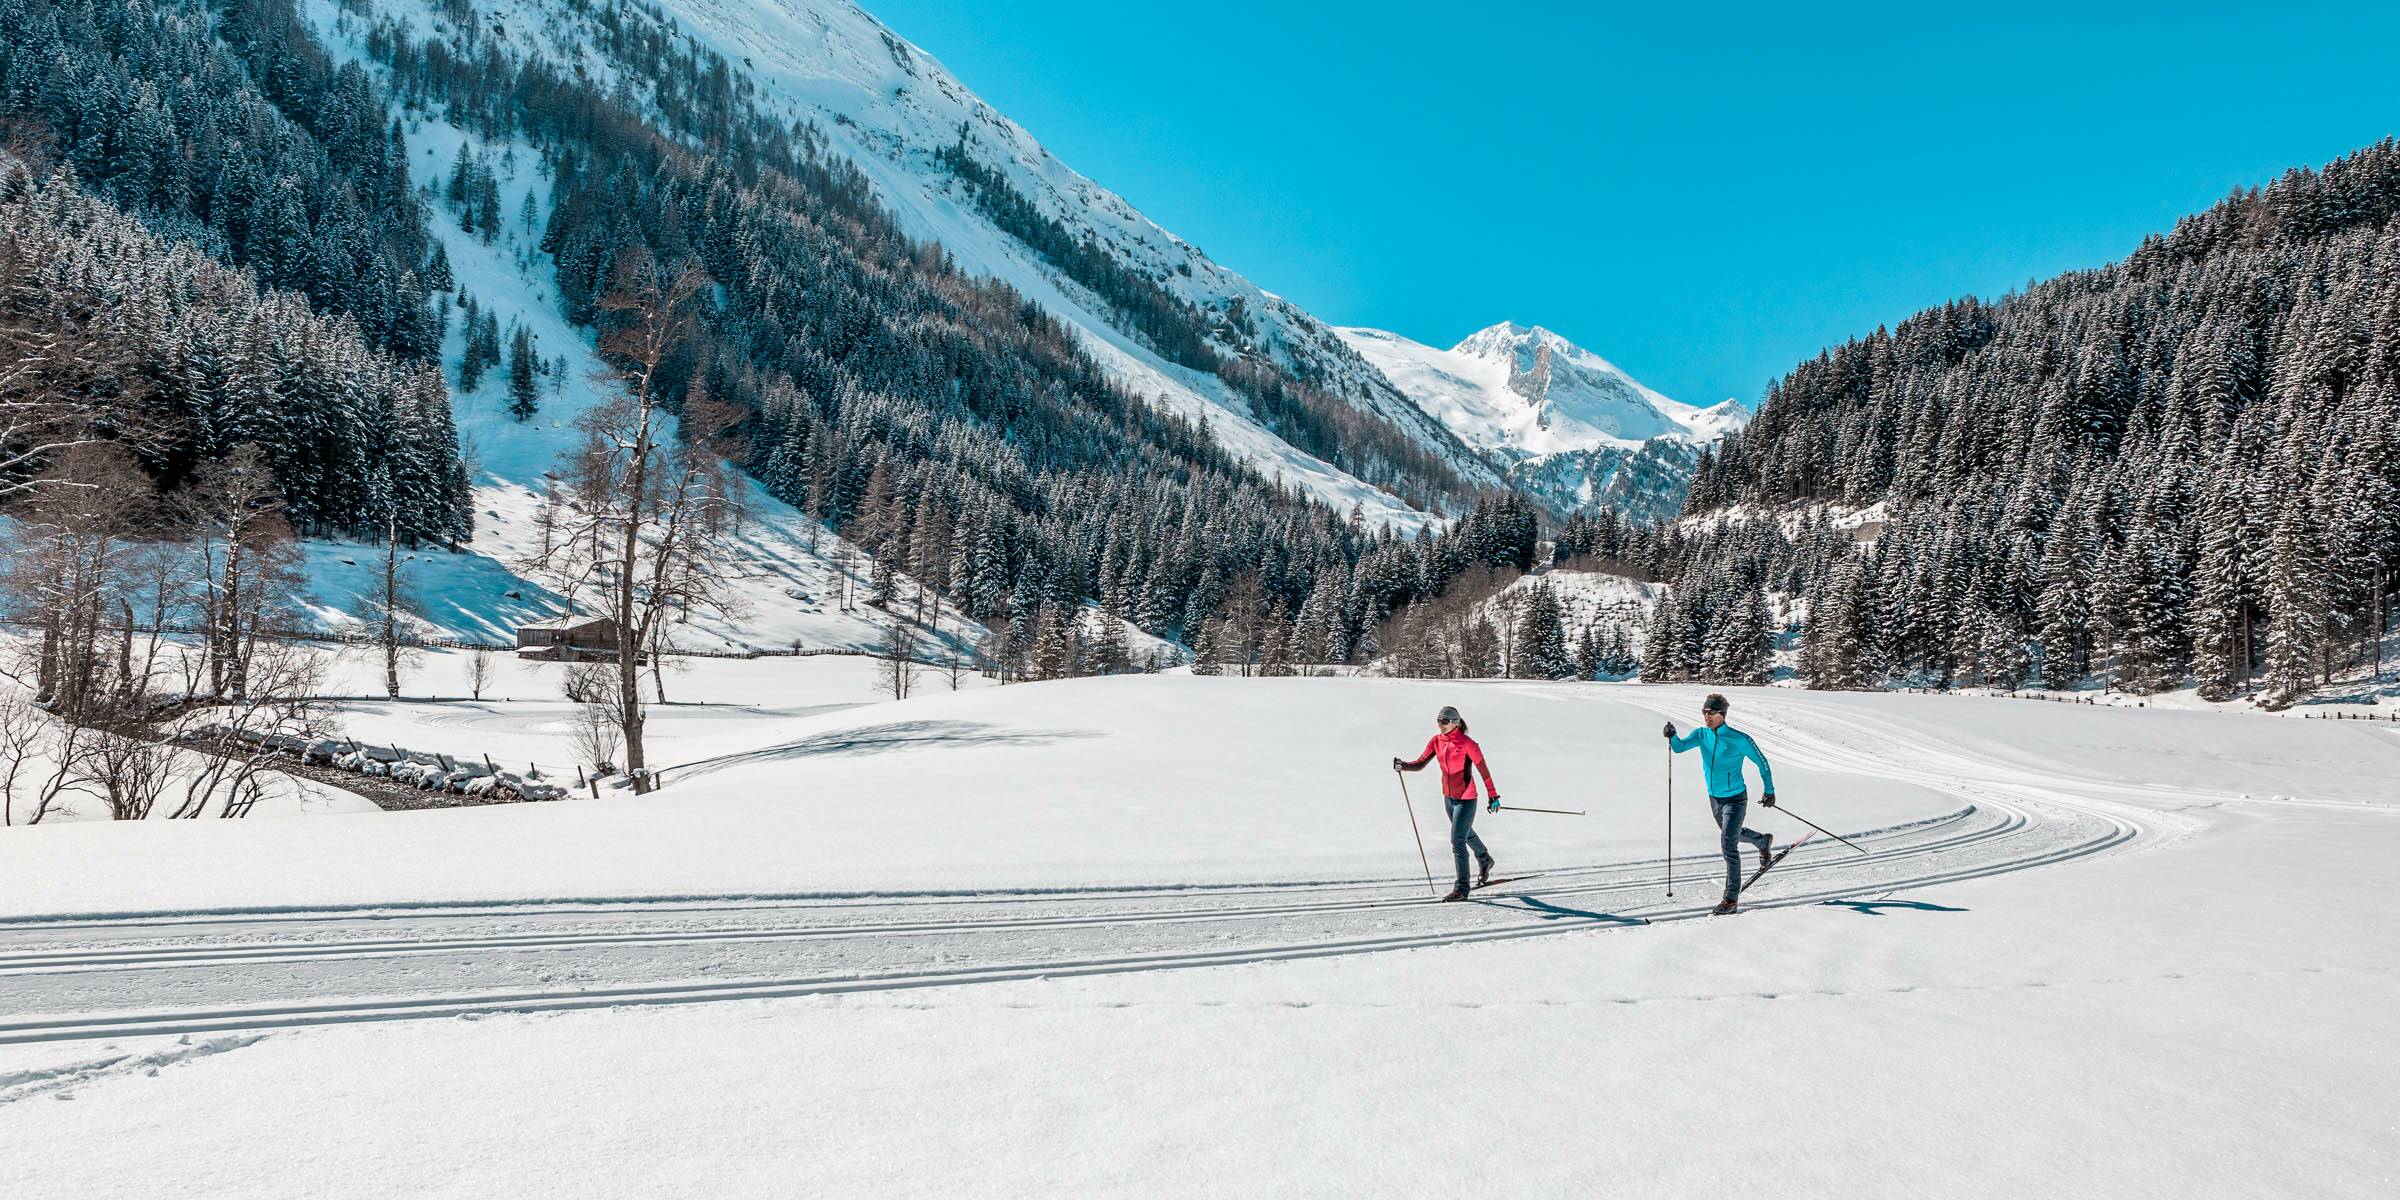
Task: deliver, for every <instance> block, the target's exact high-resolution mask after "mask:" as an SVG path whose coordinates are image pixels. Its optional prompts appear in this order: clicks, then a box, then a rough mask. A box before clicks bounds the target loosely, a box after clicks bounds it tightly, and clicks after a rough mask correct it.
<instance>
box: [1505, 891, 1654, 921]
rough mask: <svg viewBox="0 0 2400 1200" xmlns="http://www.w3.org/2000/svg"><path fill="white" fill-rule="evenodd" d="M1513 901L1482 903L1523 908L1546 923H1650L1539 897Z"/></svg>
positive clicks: (1638, 918)
mask: <svg viewBox="0 0 2400 1200" xmlns="http://www.w3.org/2000/svg"><path fill="white" fill-rule="evenodd" d="M1512 899H1515V900H1516V901H1518V903H1517V904H1502V903H1500V902H1499V901H1497V900H1485V901H1482V903H1485V904H1489V905H1491V906H1492V907H1494V908H1521V910H1522V911H1525V912H1530V913H1532V914H1533V915H1535V916H1537V917H1540V918H1541V919H1543V920H1545V921H1556V920H1561V919H1563V918H1567V917H1574V918H1577V919H1579V920H1585V921H1598V922H1600V923H1601V924H1603V925H1647V924H1649V922H1648V921H1645V920H1642V919H1641V918H1640V917H1620V916H1618V915H1616V914H1615V913H1596V912H1586V911H1584V910H1583V909H1580V908H1568V907H1566V906H1565V905H1560V904H1552V903H1550V902H1549V901H1547V900H1544V899H1542V898H1540V897H1538V896H1516V897H1512Z"/></svg>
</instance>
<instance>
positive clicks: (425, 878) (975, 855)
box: [0, 675, 1956, 918]
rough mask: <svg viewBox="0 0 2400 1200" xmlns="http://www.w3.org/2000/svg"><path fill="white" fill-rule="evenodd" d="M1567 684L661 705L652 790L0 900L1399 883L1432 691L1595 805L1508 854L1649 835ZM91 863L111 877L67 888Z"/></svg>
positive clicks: (1527, 786) (181, 835)
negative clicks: (1403, 780) (808, 707)
mask: <svg viewBox="0 0 2400 1200" xmlns="http://www.w3.org/2000/svg"><path fill="white" fill-rule="evenodd" d="M928 682H929V683H931V681H928ZM932 686H933V687H940V686H941V685H939V684H933V685H932ZM671 687H672V685H671ZM861 698H864V697H861ZM1573 698H1574V700H1575V702H1573V703H1561V702H1559V700H1558V699H1557V698H1555V697H1554V696H1553V695H1552V693H1550V692H1549V691H1547V690H1545V689H1543V688H1541V687H1536V686H1532V685H1522V684H1509V683H1501V682H1491V683H1463V684H1462V683H1450V682H1444V683H1433V682H1415V681H1385V680H1367V679H1227V678H1199V677H1193V676H1189V675H1180V676H1179V675H1159V676H1118V677H1113V678H1099V679H1080V680H1066V681H1060V682H1055V683H1038V684H1023V685H1015V686H1010V687H1005V688H985V689H981V690H972V691H961V692H956V693H952V692H948V691H934V690H927V691H926V692H924V693H923V694H921V695H920V696H917V697H912V698H911V699H909V700H906V701H901V702H887V703H878V704H871V705H868V706H866V707H861V708H847V709H843V710H841V711H836V712H820V713H814V714H807V713H798V714H795V713H786V712H775V711H761V712H759V713H757V714H755V715H756V717H757V719H754V720H747V721H736V720H730V719H728V718H729V717H730V716H733V715H738V714H728V713H725V712H722V711H716V712H710V713H705V714H700V715H696V716H694V717H693V718H691V719H690V720H689V721H684V720H681V719H679V718H678V717H676V716H675V712H674V710H672V709H669V710H663V711H664V715H665V721H666V729H664V730H662V737H663V738H665V739H666V740H662V741H661V742H660V743H658V744H657V745H655V746H654V747H653V749H652V752H651V755H650V757H651V761H652V762H654V763H659V764H663V765H664V769H665V777H666V786H665V787H663V788H662V789H660V790H659V791H657V792H655V793H653V794H651V795H647V796H640V797H636V796H632V795H630V794H625V793H615V792H611V791H608V790H607V789H603V791H602V794H601V797H600V798H599V799H597V800H594V799H590V798H588V797H587V798H584V799H579V800H575V801H571V802H563V803H557V804H518V805H498V806H491V807H480V808H461V809H447V810H440V811H433V812H415V813H400V814H391V815H389V816H388V817H387V818H385V819H381V820H375V821H366V822H337V823H333V824H334V825H338V826H341V827H342V828H326V827H323V825H322V823H301V824H308V825H312V826H316V827H312V828H309V829H305V830H301V829H296V828H295V829H294V830H293V831H291V832H287V833H283V834H280V835H278V834H275V833H272V832H270V833H265V834H261V833H260V832H258V831H257V830H255V829H241V828H235V827H234V826H236V825H238V823H227V822H218V823H215V824H212V825H207V826H203V827H200V828H197V829H192V828H185V829H179V830H177V831H175V834H174V835H172V836H162V837H156V838H147V839H146V838H143V837H141V836H139V834H140V831H125V830H115V829H102V830H84V829H60V830H55V831H53V830H49V829H46V828H45V829H38V830H35V831H33V835H32V836H27V837H21V838H14V839H7V840H0V876H5V877H7V878H11V879H15V880H19V881H21V886H19V887H16V888H12V889H10V890H9V891H7V892H6V893H5V894H0V918H6V917H11V916H18V917H22V916H32V915H58V914H64V913H124V912H175V911H185V910H195V909H222V908H228V907H260V908H276V907H288V906H294V905H344V906H354V905H375V904H381V903H404V902H405V903H425V902H445V901H458V902H491V901H502V900H519V899H530V898H541V897H554V896H588V897H602V896H619V897H641V896H657V895H693V894H721V893H767V894H779V895H790V894H847V893H854V892H860V891H868V890H903V891H905V890H949V889H957V888H964V887H988V888H1015V887H1028V886H1043V887H1104V886H1122V885H1137V884H1145V883H1154V882H1157V881H1160V880H1175V881H1179V882H1191V883H1212V884H1229V883H1254V882H1269V881H1289V880H1321V879H1329V878H1353V877H1361V878H1391V877H1394V876H1397V875H1401V874H1408V875H1413V874H1415V873H1416V871H1417V869H1418V863H1417V861H1416V857H1415V854H1414V851H1413V849H1412V848H1411V846H1412V843H1410V842H1407V841H1396V840H1395V839H1396V836H1397V835H1398V834H1399V833H1400V832H1401V830H1400V828H1399V825H1400V816H1399V813H1398V812H1397V811H1395V810H1397V809H1398V807H1399V804H1400V797H1399V791H1398V788H1397V787H1396V786H1395V785H1394V783H1393V780H1392V778H1391V772H1390V770H1389V768H1388V766H1387V764H1388V762H1389V760H1390V759H1391V758H1392V757H1393V756H1395V755H1405V756H1411V757H1413V756H1414V755H1415V754H1416V753H1417V752H1418V751H1419V750H1420V749H1422V748H1423V746H1424V744H1425V741H1426V739H1427V738H1428V737H1430V736H1431V735H1432V733H1433V724H1432V717H1433V713H1434V712H1435V710H1437V709H1438V708H1440V707H1441V706H1442V705H1444V704H1456V705H1458V706H1459V707H1460V708H1461V709H1463V710H1464V711H1465V712H1466V713H1467V716H1468V719H1469V721H1471V722H1472V723H1473V726H1474V729H1475V731H1476V735H1477V737H1478V738H1479V739H1480V740H1481V741H1482V743H1483V745H1484V747H1485V749H1486V751H1487V752H1488V753H1489V754H1490V756H1491V761H1492V768H1493V774H1494V776H1495V777H1496V778H1497V779H1498V781H1499V783H1500V786H1501V789H1502V792H1503V794H1504V795H1506V796H1508V797H1509V798H1510V799H1511V800H1514V801H1516V802H1519V803H1524V804H1532V805H1537V806H1542V807H1560V808H1590V809H1591V810H1592V811H1593V812H1594V814H1595V815H1594V817H1593V818H1592V819H1588V820H1582V821H1568V822H1557V821H1535V820H1531V819H1526V820H1524V821H1521V822H1520V821H1518V820H1510V819H1507V818H1505V817H1503V823H1504V825H1505V826H1506V833H1505V834H1504V835H1503V834H1500V833H1498V832H1494V834H1493V836H1494V838H1495V840H1496V841H1500V842H1501V843H1502V844H1504V845H1505V846H1506V848H1507V852H1508V854H1509V856H1510V859H1511V861H1512V862H1514V863H1519V864H1522V865H1524V866H1525V867H1527V868H1529V869H1530V868H1532V867H1535V866H1537V865H1544V864H1548V865H1558V864H1565V863H1570V862H1572V863H1586V862H1600V861H1611V860H1615V859H1622V858H1631V857H1637V856H1639V854H1641V853H1642V852H1644V851H1650V850H1654V849H1655V847H1654V846H1653V844H1652V843H1653V842H1654V841H1655V838H1656V835H1657V830H1656V821H1655V819H1654V817H1653V809H1654V807H1655V805H1656V802H1657V797H1656V795H1655V793H1654V791H1653V790H1652V787H1653V781H1654V774H1653V771H1652V768H1655V767H1656V766H1657V765H1658V762H1659V753H1660V752H1659V749H1658V746H1657V741H1658V737H1657V723H1656V722H1655V721H1654V720H1652V719H1651V718H1650V717H1649V716H1648V714H1647V713H1644V712H1639V711H1628V710H1627V709H1626V708H1625V707H1624V706H1623V702H1622V701H1621V700H1619V699H1617V698H1616V693H1615V692H1612V691H1610V690H1609V689H1605V688H1601V687H1598V686H1594V687H1592V688H1589V689H1586V690H1583V691H1580V692H1576V693H1574V697H1573ZM806 699H807V697H803V698H802V702H803V703H805V701H806ZM350 710H351V711H352V712H353V713H355V714H357V716H356V717H354V718H353V719H354V720H359V721H360V724H358V725H357V726H356V727H355V728H357V729H359V730H366V731H378V730H388V728H389V727H388V726H379V725H377V724H376V723H375V722H376V721H377V720H379V719H382V720H407V721H408V722H409V723H410V725H411V728H410V729H409V730H408V735H409V736H416V735H417V734H418V733H419V732H429V733H435V734H439V735H442V736H447V737H449V738H452V739H454V740H455V741H457V742H469V744H467V745H464V746H459V747H457V748H456V749H453V748H452V746H451V745H448V744H445V745H442V746H435V747H428V748H438V749H444V750H446V751H447V752H450V753H453V754H455V753H458V752H459V750H461V749H463V750H465V751H467V752H475V751H476V749H477V746H476V745H475V744H473V743H472V742H471V740H470V739H471V738H473V737H476V736H491V737H493V738H494V743H495V745H499V744H508V743H506V742H505V741H503V739H505V738H509V737H523V736H535V735H541V734H543V733H544V731H542V730H540V729H538V728H535V729H528V728H525V727H524V725H525V724H534V723H538V722H526V723H523V724H520V723H519V722H518V721H517V720H516V719H515V718H512V717H511V716H509V715H508V712H509V710H507V709H504V708H501V707H500V706H491V705H486V706H474V705H458V706H448V707H446V708H441V709H436V708H434V707H432V706H415V705H397V706H389V705H374V704H365V705H353V706H350ZM518 711H525V710H521V709H520V710H518ZM531 712H532V713H533V714H536V715H537V717H538V714H539V713H540V712H541V710H540V709H538V708H537V709H533V710H531ZM445 714H462V715H463V714H472V715H465V716H463V720H464V721H465V724H464V725H462V726H459V727H454V728H455V732H454V733H453V732H452V730H451V728H445V727H442V726H440V725H437V724H435V723H436V722H439V721H441V720H442V719H443V718H444V715H445ZM479 726H480V727H481V728H482V730H483V732H482V733H480V734H479V733H478V732H477V730H478V727H479ZM553 744H555V743H553ZM1335 747H1338V748H1339V749H1338V750H1329V748H1335ZM510 748H511V749H520V748H519V747H517V746H515V745H513V744H511V745H510ZM493 756H494V758H495V759H499V758H500V757H501V754H500V752H499V751H497V750H495V751H494V752H493ZM526 756H527V755H526V754H525V753H522V752H520V753H518V754H515V755H512V756H510V758H509V760H508V762H509V764H510V765H513V762H514V758H516V757H526ZM1780 769H1781V770H1782V771H1783V772H1785V773H1788V774H1789V776H1790V782H1784V781H1783V779H1782V776H1780V775H1779V777H1778V782H1784V787H1785V788H1786V790H1787V791H1793V792H1801V791H1804V790H1808V788H1809V781H1815V784H1814V789H1815V790H1816V791H1818V792H1821V793H1822V795H1823V796H1824V797H1825V799H1824V800H1822V801H1821V802H1820V803H1821V804H1823V805H1824V806H1825V807H1826V808H1827V809H1828V815H1829V816H1831V817H1833V818H1834V819H1838V820H1842V821H1847V822H1851V823H1852V825H1851V826H1850V827H1853V828H1867V827H1871V826H1879V825H1884V824H1890V823H1894V822H1899V821H1907V820H1913V819H1917V818H1922V817H1928V816H1934V815H1938V814H1940V813H1943V812H1947V811H1950V810H1951V809H1953V808H1955V807H1956V805H1955V804H1954V803H1951V802H1950V801H1948V800H1947V799H1946V798H1945V797H1941V796H1938V795H1936V794H1934V793H1931V792H1928V791H1926V790H1924V789H1923V788H1920V787H1917V786H1914V785H1909V784H1897V783H1890V782H1886V781H1881V780H1875V779H1869V778H1863V777H1855V776H1852V775H1850V774H1847V773H1845V772H1843V771H1841V770H1839V769H1838V768H1836V769H1831V770H1828V769H1827V768H1825V767H1823V766H1819V765H1815V764H1809V763H1792V764H1789V765H1786V766H1782V767H1781V768H1780ZM1411 787H1412V789H1413V794H1414V796H1415V799H1416V801H1417V802H1418V804H1419V805H1420V806H1421V807H1423V808H1425V809H1426V810H1427V811H1429V812H1431V813H1432V814H1433V815H1431V816H1428V817H1427V818H1426V819H1427V822H1428V824H1427V836H1428V838H1429V839H1430V838H1432V837H1433V836H1434V835H1435V834H1437V833H1438V832H1439V829H1438V828H1437V827H1436V825H1435V824H1434V823H1433V822H1434V821H1435V820H1436V818H1437V817H1438V806H1437V805H1435V804H1434V801H1435V798H1436V796H1437V789H1438V787H1439V783H1438V780H1435V779H1434V778H1433V777H1432V776H1428V775H1418V776H1414V777H1412V778H1411ZM284 824H288V823H284ZM95 854H105V855H106V856H108V858H109V861H111V862H112V863H113V864H115V865H116V868H117V869H114V870H112V871H110V872H107V873H105V874H103V875H99V876H94V875H93V874H92V873H90V872H89V871H88V869H87V864H88V863H89V862H90V861H91V856H92V855H95ZM196 864H205V865H204V866H197V865H196Z"/></svg>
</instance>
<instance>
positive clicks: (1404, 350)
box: [1337, 321, 1750, 516]
mask: <svg viewBox="0 0 2400 1200" xmlns="http://www.w3.org/2000/svg"><path fill="white" fill-rule="evenodd" d="M1337 332H1338V333H1339V334H1340V336H1341V338H1342V340H1343V341H1344V342H1346V343H1347V344H1348V345H1349V346H1350V347H1351V348H1352V349H1353V350H1356V351H1357V352H1358V353H1359V355H1360V356H1361V357H1362V358H1364V359H1366V361H1367V362H1369V363H1371V364H1373V365H1374V366H1375V368H1376V369H1377V370H1380V371H1382V372H1383V374H1384V377H1385V378H1387V379H1389V380H1390V381H1391V382H1392V384H1393V385H1394V386H1395V387H1397V388H1399V389H1400V391H1401V392H1403V393H1404V394H1406V395H1407V396H1408V397H1409V398H1410V399H1411V400H1414V401H1415V402H1416V403H1417V405H1418V406H1419V407H1421V408H1423V409H1424V410H1425V411H1426V412H1427V413H1430V414H1432V415H1433V416H1434V417H1436V418H1437V419H1439V420H1440V421H1441V422H1442V424H1443V425H1444V426H1445V427H1446V428H1448V429H1449V430H1450V432H1451V433H1452V434H1454V435H1456V436H1457V437H1458V439H1459V440H1460V441H1461V442H1464V443H1465V444H1466V445H1468V446H1470V447H1473V448H1474V449H1476V450H1479V451H1483V452H1485V453H1487V454H1490V455H1492V456H1494V457H1495V458H1497V459H1499V460H1500V461H1502V462H1504V463H1507V464H1508V478H1509V481H1510V482H1511V483H1512V484H1514V485H1516V486H1517V487H1519V488H1521V489H1522V490H1524V491H1525V492H1527V493H1528V494H1530V495H1532V496H1534V497H1535V498H1537V499H1539V500H1542V501H1544V502H1545V503H1548V504H1549V505H1551V506H1552V507H1554V508H1558V509H1560V510H1562V511H1573V510H1576V509H1583V508H1593V507H1602V508H1615V509H1618V510H1620V511H1625V512H1629V513H1632V514H1634V515H1637V516H1652V515H1671V514H1672V513H1673V511H1674V510H1675V508H1676V507H1678V506H1679V505H1680V504H1681V502H1682V498H1683V491H1684V488H1685V486H1686V485H1688V483H1689V482H1690V478H1691V468H1692V463H1693V462H1694V461H1696V459H1697V458H1698V454H1699V450H1700V448H1701V447H1703V446H1706V445H1709V444H1710V443H1713V442H1715V441H1716V440H1717V439H1718V438H1721V437H1723V436H1725V435H1726V434H1727V433H1729V432H1732V431H1733V430H1736V429H1739V428H1741V427H1742V426H1743V425H1744V424H1745V423H1747V422H1748V421H1749V419H1750V410H1749V409H1747V408H1745V407H1743V406H1742V405H1741V404H1739V403H1736V402H1735V401H1732V400H1726V401H1724V402H1722V403H1719V404H1716V405H1712V406H1710V407H1707V408H1700V407H1697V406H1694V405H1690V404H1684V403H1681V402H1678V401H1675V400H1670V399H1668V398H1667V397H1666V396H1663V395H1661V394H1659V393H1658V392H1657V391H1655V390H1653V389H1651V388H1649V387H1647V386H1644V385H1643V384H1642V383H1641V382H1640V381H1639V380H1636V379H1635V378H1633V376H1631V375H1628V374H1626V373H1625V372H1624V371H1623V370H1621V369H1620V368H1618V367H1617V366H1616V365H1615V364H1614V363H1611V362H1609V361H1608V360H1607V359H1605V358H1602V357H1600V356H1599V355H1597V354H1594V353H1592V352H1591V351H1589V350H1586V349H1584V348H1582V347H1580V346H1577V345H1575V344H1574V343H1573V342H1570V341H1568V340H1567V339H1565V338H1563V337H1560V336H1559V335H1558V334H1556V333H1552V332H1551V331H1549V330H1547V329H1543V328H1542V327H1540V326H1538V325H1536V326H1524V325H1519V324H1516V323H1515V322H1513V321H1504V322H1502V323H1500V324H1498V325H1494V326H1491V327H1490V328H1488V329H1482V330H1478V331H1476V332H1475V333H1473V334H1471V335H1469V336H1468V337H1467V338H1466V339H1465V340H1463V341H1461V342H1459V343H1458V344H1457V345H1455V346H1452V347H1451V348H1449V349H1447V350H1441V349H1437V348H1435V347H1432V346H1428V345H1425V344H1423V343H1421V342H1417V341H1413V340H1411V339H1409V338H1406V337H1402V336H1401V335H1399V334H1396V333H1390V332H1387V331H1384V330H1380V329H1357V328H1345V329H1341V330H1338V331H1337Z"/></svg>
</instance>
